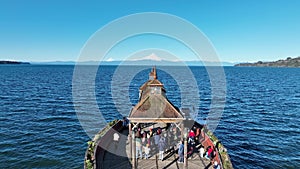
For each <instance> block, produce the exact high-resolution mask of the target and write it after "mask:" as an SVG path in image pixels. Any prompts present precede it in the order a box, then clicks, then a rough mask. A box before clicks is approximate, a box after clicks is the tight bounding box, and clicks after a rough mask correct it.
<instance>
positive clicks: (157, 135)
mask: <svg viewBox="0 0 300 169" xmlns="http://www.w3.org/2000/svg"><path fill="white" fill-rule="evenodd" d="M159 140H160V135H159V134H158V133H156V135H155V136H154V144H155V145H158V143H159Z"/></svg>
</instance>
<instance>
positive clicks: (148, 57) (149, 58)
mask: <svg viewBox="0 0 300 169" xmlns="http://www.w3.org/2000/svg"><path fill="white" fill-rule="evenodd" d="M140 60H153V61H162V60H163V59H162V58H160V57H158V56H157V55H155V54H154V53H151V54H150V55H148V56H144V57H141V58H135V59H132V61H140Z"/></svg>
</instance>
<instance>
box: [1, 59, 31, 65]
mask: <svg viewBox="0 0 300 169" xmlns="http://www.w3.org/2000/svg"><path fill="white" fill-rule="evenodd" d="M0 65H30V63H29V62H18V61H4V60H0Z"/></svg>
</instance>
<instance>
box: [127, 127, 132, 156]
mask: <svg viewBox="0 0 300 169" xmlns="http://www.w3.org/2000/svg"><path fill="white" fill-rule="evenodd" d="M128 127H129V158H130V160H132V130H131V123H129V126H128Z"/></svg>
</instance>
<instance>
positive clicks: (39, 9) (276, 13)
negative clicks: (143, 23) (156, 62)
mask: <svg viewBox="0 0 300 169" xmlns="http://www.w3.org/2000/svg"><path fill="white" fill-rule="evenodd" d="M299 7H300V1H298V0H288V1H285V0H263V1H261V0H248V1H241V0H227V1H217V0H212V1H198V0H194V1H175V0H172V1H171V0H164V1H161V0H151V1H149V0H139V1H129V0H122V1H116V0H110V1H101V2H100V1H88V2H83V1H57V0H45V1H39V0H36V1H33V0H27V1H21V0H19V1H15V0H2V1H1V2H0V60H2V59H12V60H21V61H76V60H77V58H78V56H79V53H80V50H81V48H82V47H83V46H84V44H85V42H86V41H87V40H88V39H89V38H90V36H92V35H93V33H95V32H96V31H97V30H98V29H100V28H101V27H103V26H104V25H106V24H108V23H109V22H111V21H113V20H115V19H118V18H120V17H123V16H126V15H129V14H134V13H140V12H163V13H169V14H172V15H176V16H178V17H181V18H183V19H186V20H187V21H189V22H191V23H192V24H194V25H195V26H197V27H198V28H199V29H200V30H201V31H202V32H203V33H204V34H205V35H206V36H207V37H208V38H209V39H210V41H211V42H212V44H213V45H214V46H215V48H216V50H217V52H218V54H219V58H220V60H221V61H229V62H247V61H250V62H252V61H258V60H262V61H268V60H277V59H284V58H286V57H288V56H291V57H296V56H299V55H300V47H299V44H300V31H299V30H300V10H299ZM136 39H139V38H136ZM145 40H147V38H145ZM145 40H144V41H145ZM148 40H149V42H145V43H144V44H143V45H144V47H145V46H147V47H149V48H153V47H156V46H155V45H154V46H153V45H151V43H153V44H155V42H152V41H151V40H156V41H157V39H156V38H148ZM163 41H164V40H162V42H163ZM124 43H126V42H124ZM128 44H132V45H134V44H140V42H138V41H137V40H136V41H135V42H134V41H133V42H132V41H131V42H128ZM162 44H163V43H162ZM124 46H127V47H128V46H129V45H124ZM176 48H177V47H176ZM117 49H118V47H116V50H117ZM119 50H120V51H119V52H118V51H117V52H115V53H118V54H119V55H122V54H123V53H122V51H126V50H127V48H125V47H124V48H123V49H119ZM112 53H113V52H112ZM112 57H116V59H117V57H118V56H112ZM187 60H188V59H187Z"/></svg>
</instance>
